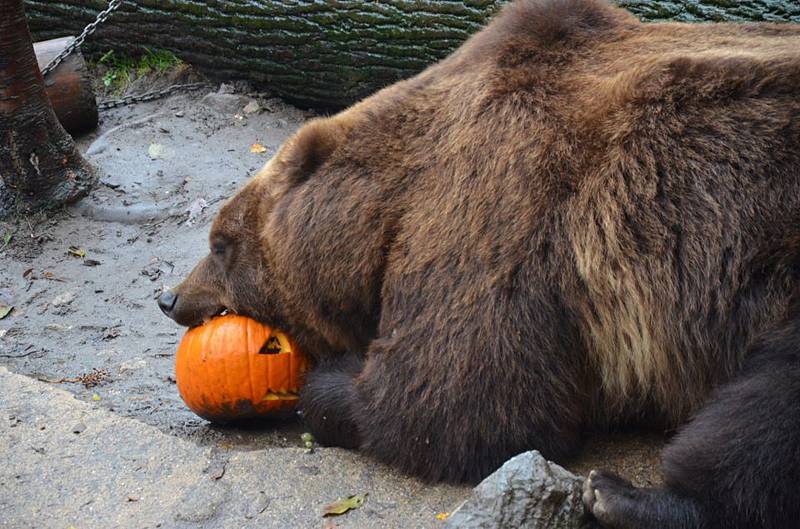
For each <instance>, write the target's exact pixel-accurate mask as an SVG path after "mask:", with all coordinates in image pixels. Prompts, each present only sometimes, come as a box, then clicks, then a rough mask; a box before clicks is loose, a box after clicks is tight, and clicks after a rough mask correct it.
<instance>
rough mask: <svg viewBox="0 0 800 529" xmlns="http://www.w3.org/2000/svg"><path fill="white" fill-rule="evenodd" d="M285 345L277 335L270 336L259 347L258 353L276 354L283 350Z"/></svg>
mask: <svg viewBox="0 0 800 529" xmlns="http://www.w3.org/2000/svg"><path fill="white" fill-rule="evenodd" d="M282 349H283V346H282V345H281V341H280V340H278V337H277V336H270V337H269V338H268V339H267V341H266V342H264V345H262V346H261V349H259V351H258V354H262V355H276V354H278V353H280V352H281V350H282Z"/></svg>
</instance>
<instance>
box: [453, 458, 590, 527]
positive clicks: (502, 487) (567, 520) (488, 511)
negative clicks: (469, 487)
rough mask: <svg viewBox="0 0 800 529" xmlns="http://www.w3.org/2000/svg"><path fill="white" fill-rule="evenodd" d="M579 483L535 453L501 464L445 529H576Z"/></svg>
mask: <svg viewBox="0 0 800 529" xmlns="http://www.w3.org/2000/svg"><path fill="white" fill-rule="evenodd" d="M582 485H583V478H581V477H579V476H576V475H575V474H572V473H571V472H569V471H568V470H565V469H564V468H562V467H560V466H558V465H556V464H555V463H551V462H550V461H547V460H546V459H545V458H544V457H542V456H541V454H539V452H537V451H531V452H525V453H523V454H520V455H518V456H516V457H513V458H511V459H509V460H508V461H506V463H505V464H504V465H503V466H502V467H500V469H499V470H497V471H496V472H495V473H494V474H492V475H490V476H489V477H487V478H486V479H485V480H483V481H482V482H481V483H480V485H478V486H477V487H475V489H474V490H473V492H472V496H471V497H470V498H469V499H467V500H466V502H464V503H463V504H462V505H461V506H460V507H459V508H458V509H457V510H456V511H455V512H454V513H453V514H451V515H450V517H449V518H448V519H447V524H446V528H447V529H494V528H496V529H507V528H511V527H513V528H515V529H577V528H578V527H581V524H582V523H583V518H584V511H583V504H582V502H581V488H582Z"/></svg>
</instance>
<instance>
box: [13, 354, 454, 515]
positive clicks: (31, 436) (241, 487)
mask: <svg viewBox="0 0 800 529" xmlns="http://www.w3.org/2000/svg"><path fill="white" fill-rule="evenodd" d="M0 395H1V396H0V413H1V414H2V416H0V451H2V454H3V461H4V462H3V465H0V527H2V528H8V529H29V528H30V529H34V528H35V529H50V528H52V529H68V528H70V527H74V528H76V529H85V528H117V527H119V528H134V527H135V528H139V529H145V528H175V529H183V528H189V527H192V528H228V527H230V528H250V527H252V528H256V527H257V528H259V529H272V528H275V529H278V528H280V529H286V528H315V527H338V528H342V529H346V528H353V529H355V528H365V529H366V528H370V529H373V528H374V529H380V528H387V529H388V528H399V527H402V528H404V529H406V528H429V527H430V528H432V527H437V526H441V522H440V521H438V520H437V519H436V517H435V515H436V514H437V513H439V512H442V511H448V510H451V509H452V508H454V507H455V506H456V505H458V504H459V503H461V501H463V499H464V498H465V497H466V496H467V495H468V494H469V489H468V488H465V487H453V486H437V487H431V486H425V485H423V484H421V483H419V482H418V481H416V480H413V479H410V478H407V477H404V476H400V475H398V474H396V473H395V472H394V471H392V470H391V469H388V468H386V467H384V466H382V465H379V464H377V463H374V462H371V461H369V460H368V459H366V458H364V457H360V456H358V454H355V453H351V452H348V451H345V450H339V449H317V450H315V451H314V453H308V452H307V451H306V450H304V449H299V448H268V449H259V450H252V451H237V450H224V449H219V448H213V447H203V446H199V445H196V444H194V443H192V442H190V441H187V440H184V439H181V438H179V437H175V436H170V435H167V434H164V433H162V432H161V431H160V430H159V429H158V428H156V427H154V426H150V425H147V424H144V423H142V422H140V421H138V420H135V419H131V418H127V417H122V416H120V415H117V414H115V413H112V412H109V411H107V410H106V409H104V408H103V407H102V406H101V405H99V404H96V403H93V402H82V401H79V400H77V399H76V398H74V397H73V396H72V394H70V393H68V392H66V391H63V390H60V389H57V388H55V387H53V386H51V385H49V384H47V383H43V382H39V381H36V380H33V379H31V378H28V377H25V376H22V375H17V374H13V373H10V372H9V371H8V370H6V369H5V368H2V367H0ZM356 493H358V494H363V493H368V494H369V496H368V499H367V502H366V503H365V504H364V506H363V507H361V508H360V509H358V510H356V511H351V512H350V513H348V514H346V515H344V516H342V517H339V518H336V519H335V520H333V522H329V521H327V520H326V519H323V518H322V516H321V507H322V506H323V505H324V504H326V503H328V502H330V501H332V500H334V499H336V498H337V497H338V496H346V495H350V494H356ZM326 523H328V524H329V525H327V526H326V525H325V524H326ZM330 523H335V525H330Z"/></svg>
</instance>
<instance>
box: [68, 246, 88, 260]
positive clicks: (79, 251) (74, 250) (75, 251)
mask: <svg viewBox="0 0 800 529" xmlns="http://www.w3.org/2000/svg"><path fill="white" fill-rule="evenodd" d="M67 253H69V254H70V255H74V256H75V257H80V258H81V259H83V258H84V257H86V250H84V249H83V248H78V247H77V246H70V247H69V249H68V250H67Z"/></svg>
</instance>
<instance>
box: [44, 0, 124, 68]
mask: <svg viewBox="0 0 800 529" xmlns="http://www.w3.org/2000/svg"><path fill="white" fill-rule="evenodd" d="M122 2H123V0H111V2H109V4H108V7H107V8H106V9H105V11H100V13H98V14H97V18H96V19H95V20H94V22H92V23H91V24H89V25H88V26H86V27H85V28H84V29H83V31H82V32H81V34H80V35H78V38H76V39H75V40H73V41H72V42H70V43H69V46H67V47H66V48H64V49H63V50H62V51H61V53H59V54H58V55H56V56H55V58H53V60H51V61H50V62H49V63H47V66H45V67H44V68H42V75H43V76H44V75H47V74H49V73H50V72H52V71H53V70H54V69H55V67H56V66H58V65H59V64H61V61H63V60H64V59H66V58H67V56H68V55H69V54H70V53H72V52H73V51H75V50H76V49H78V48H79V47H80V45H81V44H83V41H84V40H86V37H88V36H89V35H91V34H92V33H94V30H96V29H97V26H99V25H100V24H102V23H103V22H105V21H106V19H107V18H108V16H109V15H110V14H111V13H112V12H113V11H114V10H115V9H117V8H118V7H119V6H121V5H122Z"/></svg>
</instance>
